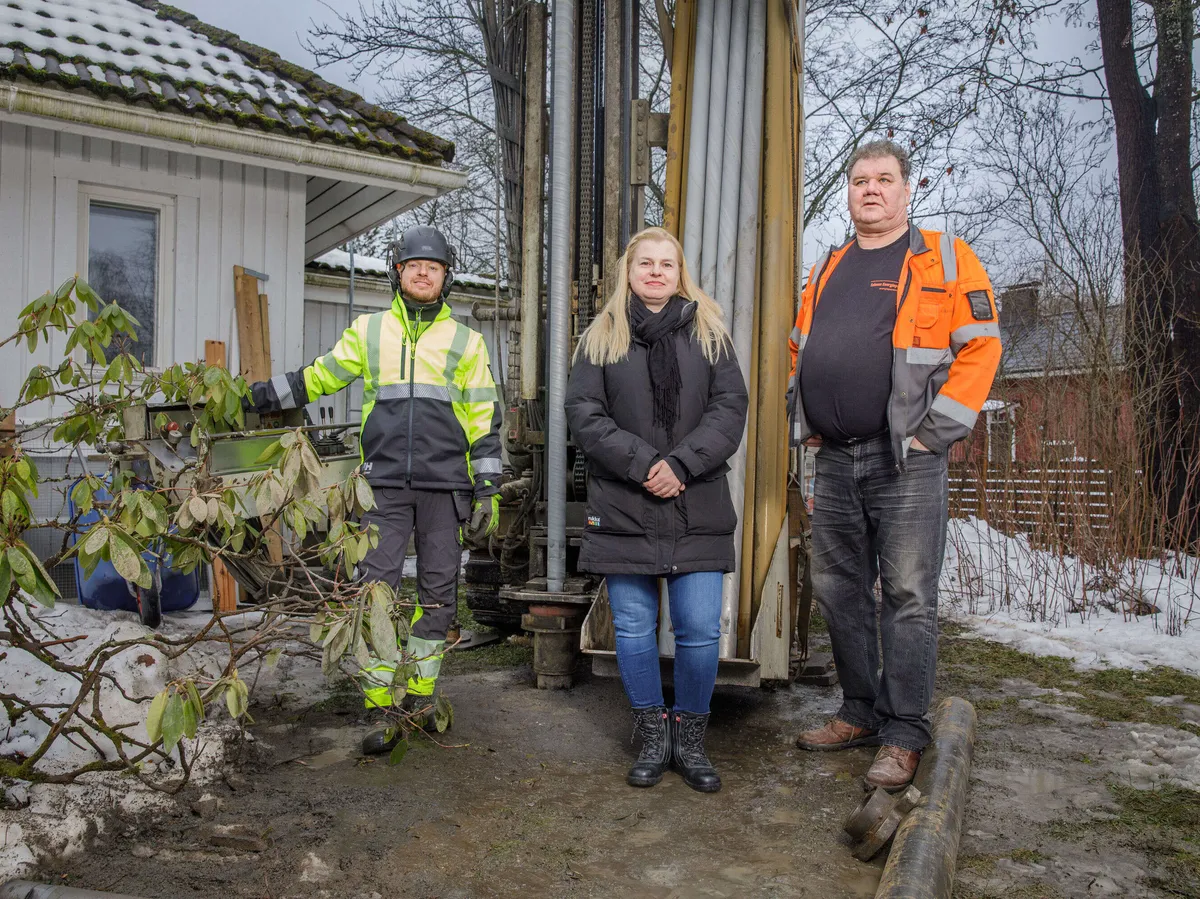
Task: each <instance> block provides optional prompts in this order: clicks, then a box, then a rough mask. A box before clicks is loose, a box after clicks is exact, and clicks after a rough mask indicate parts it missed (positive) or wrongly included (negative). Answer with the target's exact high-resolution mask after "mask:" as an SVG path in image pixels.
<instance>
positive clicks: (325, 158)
mask: <svg viewBox="0 0 1200 899" xmlns="http://www.w3.org/2000/svg"><path fill="white" fill-rule="evenodd" d="M0 108H2V109H3V110H4V111H6V112H8V113H10V114H12V115H14V116H18V115H28V116H37V117H39V118H47V119H54V120H56V121H59V122H67V123H71V124H72V125H73V126H75V127H73V128H70V129H68V130H74V131H79V132H86V131H88V130H91V129H100V130H103V131H107V132H112V131H118V132H122V133H125V134H129V135H135V136H137V138H138V142H139V143H142V144H155V143H159V144H160V145H161V146H163V148H164V149H173V150H179V149H180V146H179V145H180V144H186V145H188V146H189V147H191V148H192V149H193V150H194V151H195V152H197V153H199V154H200V155H210V156H218V157H220V156H224V155H229V156H239V157H245V156H253V157H257V158H259V159H264V160H270V161H271V162H272V163H274V165H272V166H271V167H272V168H281V169H285V170H290V171H296V172H299V173H301V174H306V175H320V174H322V173H325V174H326V175H329V174H338V175H342V176H345V175H351V176H354V177H353V178H352V179H351V180H354V181H357V182H361V183H366V184H377V185H379V186H381V187H391V188H395V187H397V186H398V184H400V183H402V184H406V185H410V186H411V187H413V188H416V192H418V193H429V194H431V195H436V194H439V193H445V192H446V191H451V190H455V189H456V188H459V187H462V186H463V185H464V184H466V183H467V176H466V174H465V173H464V172H456V171H451V170H450V169H444V168H440V167H438V166H435V165H426V164H423V163H417V162H410V161H408V160H406V159H399V158H396V157H389V156H383V155H379V154H376V153H367V152H365V151H362V150H353V149H349V148H347V147H339V146H336V145H331V144H322V143H312V142H310V141H306V140H299V139H297V138H294V137H286V136H283V135H279V134H271V133H270V132H264V131H249V130H247V129H244V128H238V127H235V126H233V125H222V124H217V123H214V122H208V121H204V120H201V119H195V118H190V117H187V116H181V115H176V114H173V113H165V112H159V111H157V110H154V109H148V108H144V107H140V106H129V105H127V104H124V103H120V104H118V103H114V102H106V101H104V100H98V99H93V98H91V97H86V96H82V95H80V94H75V93H66V92H64V91H60V90H52V89H46V88H41V87H35V86H28V85H23V84H17V83H15V82H9V83H8V84H7V85H5V88H4V100H3V103H2V104H0ZM105 136H107V137H110V138H111V134H109V135H105ZM339 180H345V179H344V178H343V179H339ZM422 188H423V190H422Z"/></svg>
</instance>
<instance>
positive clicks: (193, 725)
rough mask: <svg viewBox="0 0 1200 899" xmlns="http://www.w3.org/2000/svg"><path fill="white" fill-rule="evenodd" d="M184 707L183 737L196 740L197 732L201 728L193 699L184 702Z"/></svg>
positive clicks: (189, 698)
mask: <svg viewBox="0 0 1200 899" xmlns="http://www.w3.org/2000/svg"><path fill="white" fill-rule="evenodd" d="M182 705H183V735H184V736H185V737H187V738H188V739H189V740H194V739H196V730H197V729H198V728H199V727H200V716H199V715H198V714H196V706H195V705H193V704H192V700H191V697H188V699H187V700H186V701H183V702H182Z"/></svg>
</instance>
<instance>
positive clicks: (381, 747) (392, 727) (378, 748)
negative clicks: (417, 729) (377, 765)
mask: <svg viewBox="0 0 1200 899" xmlns="http://www.w3.org/2000/svg"><path fill="white" fill-rule="evenodd" d="M403 736H404V734H403V733H402V732H401V728H400V725H399V724H388V725H386V726H385V727H382V728H380V729H379V730H373V731H371V732H370V733H369V734H367V735H366V736H365V737H363V740H362V754H363V755H385V754H386V753H389V752H391V751H392V750H393V749H395V748H396V745H397V744H398V743H399V742H400V740H401V739H402V738H403Z"/></svg>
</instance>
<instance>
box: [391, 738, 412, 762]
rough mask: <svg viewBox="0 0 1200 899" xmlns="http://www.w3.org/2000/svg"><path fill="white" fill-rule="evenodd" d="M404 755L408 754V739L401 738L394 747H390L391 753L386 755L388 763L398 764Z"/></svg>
mask: <svg viewBox="0 0 1200 899" xmlns="http://www.w3.org/2000/svg"><path fill="white" fill-rule="evenodd" d="M389 736H390V734H389ZM406 755H408V740H401V741H400V742H399V743H397V744H396V746H395V748H394V749H392V754H391V755H389V756H388V764H389V765H399V764H400V763H401V762H402V761H404V757H405V756H406Z"/></svg>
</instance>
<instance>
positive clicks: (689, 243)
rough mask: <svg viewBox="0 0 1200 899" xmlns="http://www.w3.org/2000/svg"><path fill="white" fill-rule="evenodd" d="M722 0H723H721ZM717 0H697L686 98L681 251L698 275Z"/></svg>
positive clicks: (702, 231) (702, 234) (698, 275)
mask: <svg viewBox="0 0 1200 899" xmlns="http://www.w3.org/2000/svg"><path fill="white" fill-rule="evenodd" d="M722 2H724V0H722ZM715 6H716V0H696V50H695V53H693V54H692V61H691V64H692V68H691V75H692V77H691V92H692V96H691V100H689V102H688V110H689V118H690V119H691V121H690V123H689V125H688V140H687V142H688V155H687V172H688V175H687V189H686V192H685V193H684V209H683V215H684V219H683V255H684V256H685V257H687V263H688V267H689V268H690V269H691V271H692V274H693V275H694V276H695V277H696V279H697V280H698V279H699V278H700V269H699V265H700V244H701V241H702V240H703V237H704V171H705V160H706V158H707V155H708V91H709V84H710V82H711V80H712V65H711V64H712V49H713V14H714V12H715Z"/></svg>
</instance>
